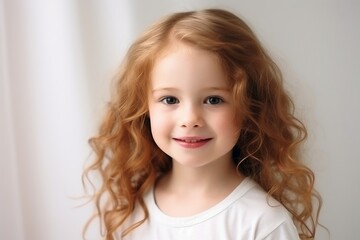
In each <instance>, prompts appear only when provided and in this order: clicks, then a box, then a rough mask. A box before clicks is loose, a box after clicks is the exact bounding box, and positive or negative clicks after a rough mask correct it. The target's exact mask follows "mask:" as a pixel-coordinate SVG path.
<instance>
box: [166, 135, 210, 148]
mask: <svg viewBox="0 0 360 240" xmlns="http://www.w3.org/2000/svg"><path fill="white" fill-rule="evenodd" d="M173 139H174V140H175V141H176V142H177V143H179V144H180V146H182V147H184V148H198V147H202V146H204V145H205V144H206V143H208V142H209V141H210V140H211V138H201V137H186V138H173Z"/></svg>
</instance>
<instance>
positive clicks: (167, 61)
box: [150, 43, 228, 88]
mask: <svg viewBox="0 0 360 240" xmlns="http://www.w3.org/2000/svg"><path fill="white" fill-rule="evenodd" d="M150 78H151V85H152V88H158V87H162V88H163V87H165V88H166V87H169V86H180V85H187V86H197V85H199V84H200V85H201V84H202V85H206V86H207V87H208V86H211V87H214V88H226V87H228V81H227V75H226V74H225V72H224V69H223V67H222V65H221V64H220V61H219V58H218V56H217V55H216V54H215V53H213V52H210V51H207V50H203V49H201V48H198V47H196V46H193V45H190V44H184V43H176V44H173V45H172V46H169V47H168V48H167V50H166V51H164V52H163V53H162V54H161V55H160V56H159V57H158V58H157V60H156V61H155V64H154V66H153V69H152V73H151V75H150Z"/></svg>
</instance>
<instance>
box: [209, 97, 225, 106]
mask: <svg viewBox="0 0 360 240" xmlns="http://www.w3.org/2000/svg"><path fill="white" fill-rule="evenodd" d="M223 102H224V99H222V98H221V97H218V96H210V97H208V98H206V99H205V101H204V103H206V104H210V105H217V104H220V103H223Z"/></svg>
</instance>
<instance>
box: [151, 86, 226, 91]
mask: <svg viewBox="0 0 360 240" xmlns="http://www.w3.org/2000/svg"><path fill="white" fill-rule="evenodd" d="M178 90H179V89H178V88H172V87H164V88H155V89H153V90H152V91H151V92H157V91H178ZM201 90H204V91H209V90H212V91H214V90H215V91H224V92H228V91H230V89H229V88H228V87H207V88H203V89H201Z"/></svg>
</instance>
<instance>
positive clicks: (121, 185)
mask: <svg viewBox="0 0 360 240" xmlns="http://www.w3.org/2000/svg"><path fill="white" fill-rule="evenodd" d="M171 41H181V42H183V43H186V44H190V45H192V46H194V47H196V48H200V49H204V50H207V51H210V52H212V53H215V54H216V55H217V56H218V57H219V59H220V62H221V65H222V67H223V68H224V70H225V72H226V74H227V75H228V79H229V82H230V85H231V89H232V97H233V102H234V107H235V110H236V113H237V119H238V121H241V126H242V130H241V134H240V137H239V139H238V142H237V144H236V145H235V147H234V149H233V161H234V163H235V164H236V166H237V170H238V171H239V172H240V173H241V174H243V175H245V176H249V177H251V178H252V179H254V180H255V181H256V182H257V183H258V184H259V185H261V186H262V188H263V189H264V190H265V191H266V192H267V193H268V196H269V197H270V196H271V197H273V198H275V199H277V200H278V201H279V202H280V203H281V204H282V205H284V206H285V208H287V210H288V211H289V212H290V213H291V214H292V217H293V221H294V223H295V225H296V226H297V228H298V232H299V236H300V238H301V239H313V238H314V236H315V230H316V227H317V225H318V215H319V211H320V207H321V202H322V201H321V197H320V196H319V194H318V193H317V192H316V191H315V190H314V174H313V172H312V171H311V170H310V169H309V168H308V167H306V166H305V165H304V164H303V163H302V161H301V159H300V153H299V148H300V144H301V142H302V141H303V140H304V139H305V138H306V136H307V132H306V129H305V127H304V125H303V124H302V123H301V122H300V121H299V120H298V119H297V118H295V117H294V106H293V103H292V101H291V99H290V98H289V96H288V94H287V93H286V91H285V89H284V87H283V80H282V75H281V72H280V70H279V68H278V67H277V65H276V64H275V63H274V61H273V60H272V59H271V58H270V56H269V55H268V53H267V52H266V51H265V49H264V48H263V47H262V45H261V43H260V41H259V40H258V39H257V37H256V36H255V34H254V33H253V31H252V30H251V29H250V28H249V26H248V25H247V24H246V23H245V22H244V21H243V20H241V19H240V18H239V17H237V16H236V15H234V14H233V13H231V12H228V11H225V10H221V9H206V10H201V11H190V12H181V13H175V14H172V15H170V16H167V17H165V18H164V19H162V20H160V21H159V22H157V23H155V24H154V25H153V26H151V27H150V28H149V29H148V30H147V31H146V32H145V33H144V34H143V35H142V36H140V37H139V38H138V39H137V41H135V42H134V43H133V45H132V46H131V47H130V49H129V50H128V53H127V55H126V57H125V59H124V62H123V63H122V65H121V68H120V70H119V73H118V75H117V76H116V81H117V84H116V87H115V89H114V95H113V97H112V99H111V101H110V103H109V105H108V107H107V110H106V115H105V117H104V119H103V122H102V125H101V127H100V131H99V133H98V135H97V136H95V137H92V138H91V139H90V140H89V142H90V145H91V146H92V148H93V150H94V152H95V154H96V159H95V161H94V162H93V163H92V164H91V165H90V166H88V167H87V168H86V169H85V171H84V175H83V177H84V178H88V175H89V173H90V172H93V171H95V172H97V173H100V175H101V180H102V181H101V186H100V188H99V189H97V190H96V192H95V193H94V195H93V200H94V202H95V205H96V208H97V213H96V216H97V217H99V218H100V221H101V223H102V224H103V226H104V228H105V233H104V234H105V238H106V239H107V240H112V239H114V233H115V231H116V230H117V229H118V228H119V227H120V226H121V225H122V224H123V223H124V222H125V220H126V219H128V218H129V217H130V215H131V214H132V213H133V211H134V208H135V205H136V203H138V204H139V205H140V206H141V208H142V209H143V211H144V215H145V217H144V219H142V220H141V221H140V222H137V223H135V224H133V225H132V226H131V227H130V228H127V229H125V231H123V232H122V233H121V234H122V236H125V235H127V234H128V233H129V232H130V231H132V230H134V229H135V228H136V227H138V226H139V225H141V224H142V223H143V222H145V221H146V219H147V218H148V211H147V207H146V205H145V203H144V201H143V195H144V193H145V192H146V191H148V190H149V189H150V188H151V186H152V185H153V184H154V182H155V180H156V179H157V177H158V176H159V175H161V174H164V173H166V172H168V171H170V170H171V167H172V163H171V159H170V158H169V156H167V155H166V154H165V153H164V152H162V151H161V150H160V149H159V147H157V145H156V144H155V142H154V140H153V138H152V135H151V130H150V123H149V117H148V103H147V97H146V96H147V94H148V87H149V86H148V85H149V78H150V74H151V71H152V68H153V65H154V63H155V61H156V59H157V57H158V56H159V54H160V53H161V52H162V51H164V48H165V47H166V46H167V45H168V44H169V43H170V42H171Z"/></svg>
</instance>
